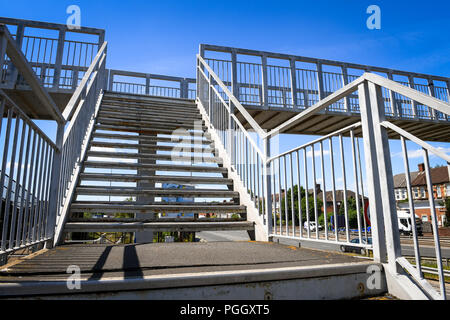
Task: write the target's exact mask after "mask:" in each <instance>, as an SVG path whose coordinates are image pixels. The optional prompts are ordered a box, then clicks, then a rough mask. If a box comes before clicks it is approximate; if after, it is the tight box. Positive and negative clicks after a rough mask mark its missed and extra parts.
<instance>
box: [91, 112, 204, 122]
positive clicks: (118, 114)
mask: <svg viewBox="0 0 450 320" xmlns="http://www.w3.org/2000/svg"><path fill="white" fill-rule="evenodd" d="M105 118H109V119H122V120H136V121H141V120H144V121H161V120H162V121H165V122H169V121H170V122H172V123H176V124H183V123H188V124H191V123H194V122H196V121H201V119H198V118H191V119H190V118H187V117H186V116H185V115H184V116H183V117H180V116H177V115H170V116H169V115H167V116H166V115H156V114H155V115H151V116H149V115H144V114H142V113H136V114H132V113H129V112H126V113H124V112H109V111H100V112H99V113H98V119H105Z"/></svg>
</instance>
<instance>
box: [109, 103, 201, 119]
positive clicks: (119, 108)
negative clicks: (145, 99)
mask: <svg viewBox="0 0 450 320" xmlns="http://www.w3.org/2000/svg"><path fill="white" fill-rule="evenodd" d="M104 107H107V108H108V111H116V112H123V111H124V110H125V111H131V112H133V111H134V112H138V113H149V114H152V113H156V112H159V113H161V114H166V115H171V114H181V113H184V114H186V115H190V116H198V115H200V113H199V110H198V109H197V107H187V108H180V107H172V106H147V107H145V106H141V105H133V104H120V103H119V104H117V103H107V102H103V103H102V106H101V110H104Z"/></svg>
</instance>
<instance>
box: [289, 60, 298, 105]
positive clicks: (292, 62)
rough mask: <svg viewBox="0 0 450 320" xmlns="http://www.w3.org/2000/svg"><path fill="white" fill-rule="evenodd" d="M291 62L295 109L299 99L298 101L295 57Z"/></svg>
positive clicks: (292, 93) (292, 92)
mask: <svg viewBox="0 0 450 320" xmlns="http://www.w3.org/2000/svg"><path fill="white" fill-rule="evenodd" d="M289 63H290V67H291V70H290V73H291V96H292V106H293V108H294V110H296V109H297V107H298V101H297V73H296V69H295V59H294V58H291V59H290V60H289Z"/></svg>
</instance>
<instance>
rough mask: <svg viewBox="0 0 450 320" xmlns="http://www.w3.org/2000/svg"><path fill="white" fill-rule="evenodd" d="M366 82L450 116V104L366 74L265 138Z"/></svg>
mask: <svg viewBox="0 0 450 320" xmlns="http://www.w3.org/2000/svg"><path fill="white" fill-rule="evenodd" d="M364 81H369V82H372V83H374V84H377V85H380V86H382V87H386V88H388V89H390V90H392V91H394V92H396V93H399V94H401V95H403V96H405V97H407V98H409V99H412V100H414V101H417V102H419V103H421V104H423V105H426V106H429V107H431V108H434V109H436V110H437V111H440V112H442V113H446V114H450V104H449V103H447V102H445V101H442V100H439V99H436V98H434V97H432V96H429V95H427V94H425V93H422V92H420V91H417V90H415V89H413V88H409V87H406V86H404V85H402V84H399V83H398V82H395V81H393V80H390V79H387V78H384V77H382V76H379V75H377V74H374V73H368V72H366V73H364V74H363V75H362V76H361V77H359V78H358V79H356V80H354V81H352V82H351V83H349V84H348V85H346V86H344V87H343V88H341V89H339V90H337V91H336V92H334V93H332V94H330V95H329V96H327V97H326V98H325V99H322V100H320V101H319V102H318V103H316V104H315V105H313V106H312V107H309V108H307V109H306V110H305V111H303V112H301V113H299V114H298V115H296V116H294V117H292V118H290V119H288V120H287V121H285V122H284V123H282V124H280V125H279V126H278V127H276V128H275V129H272V130H271V131H270V132H268V133H267V134H266V135H265V137H272V136H275V135H277V134H280V133H282V132H285V131H286V130H288V129H289V128H291V127H292V126H294V125H295V124H296V122H297V121H303V120H304V119H305V117H307V116H308V115H312V114H314V113H317V112H318V111H320V110H323V109H325V108H326V107H329V106H330V105H332V104H333V103H336V102H337V101H339V100H341V99H343V98H345V97H346V96H348V95H349V94H350V93H352V92H354V91H356V90H357V89H358V86H359V85H360V84H361V83H363V82H364Z"/></svg>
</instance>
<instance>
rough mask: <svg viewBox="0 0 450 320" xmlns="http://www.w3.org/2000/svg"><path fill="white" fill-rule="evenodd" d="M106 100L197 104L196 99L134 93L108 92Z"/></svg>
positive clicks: (156, 103) (173, 104)
mask: <svg viewBox="0 0 450 320" xmlns="http://www.w3.org/2000/svg"><path fill="white" fill-rule="evenodd" d="M103 99H104V100H105V101H114V102H121V103H136V104H143V105H146V104H152V105H170V106H195V100H194V99H185V98H170V97H161V96H146V95H134V94H132V93H120V94H117V93H114V94H110V93H106V94H105V95H104V97H103Z"/></svg>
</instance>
